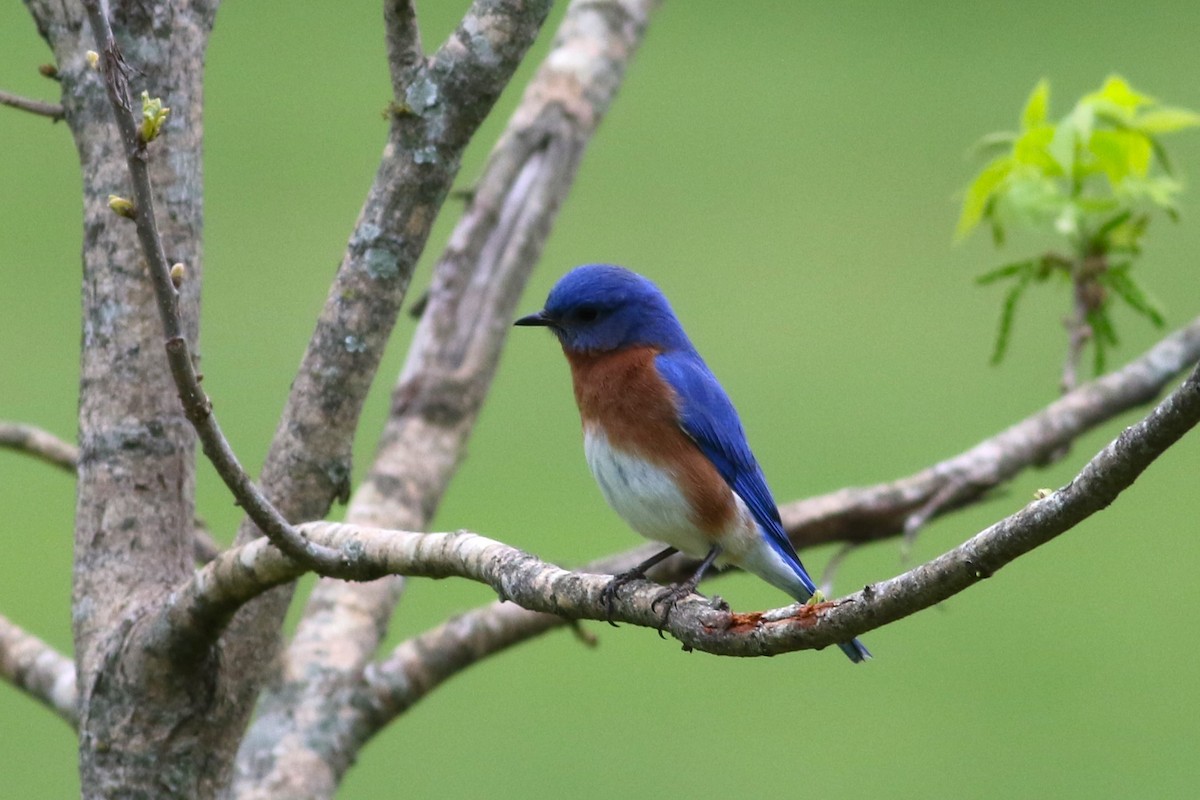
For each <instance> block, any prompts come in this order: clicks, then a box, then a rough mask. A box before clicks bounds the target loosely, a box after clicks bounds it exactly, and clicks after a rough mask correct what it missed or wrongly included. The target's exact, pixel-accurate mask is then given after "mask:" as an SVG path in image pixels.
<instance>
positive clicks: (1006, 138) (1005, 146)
mask: <svg viewBox="0 0 1200 800" xmlns="http://www.w3.org/2000/svg"><path fill="white" fill-rule="evenodd" d="M1016 140H1017V135H1016V134H1015V133H1012V132H1011V131H996V132H995V133H989V134H987V135H986V136H984V137H982V138H980V140H979V141H978V142H976V143H975V144H974V145H973V146H972V147H971V152H970V154H969V155H970V157H971V158H978V159H980V160H982V159H985V158H989V159H990V158H995V157H996V156H998V155H999V154H1001V153H1007V152H1009V151H1010V150H1011V149H1012V146H1013V142H1015V141H1016Z"/></svg>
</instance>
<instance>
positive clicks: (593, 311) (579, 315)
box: [575, 306, 600, 322]
mask: <svg viewBox="0 0 1200 800" xmlns="http://www.w3.org/2000/svg"><path fill="white" fill-rule="evenodd" d="M598 316H600V309H598V308H596V307H595V306H580V307H579V308H578V309H577V310H576V311H575V319H576V320H578V321H579V322H595V321H596V317H598Z"/></svg>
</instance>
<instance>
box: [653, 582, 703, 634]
mask: <svg viewBox="0 0 1200 800" xmlns="http://www.w3.org/2000/svg"><path fill="white" fill-rule="evenodd" d="M695 591H696V584H695V583H693V582H691V581H684V582H683V583H676V584H674V585H672V586H668V587H667V588H665V589H663V590H662V591H661V592H659V593H658V595H657V596H655V598H654V599H653V600H652V601H650V610H651V611H657V610H658V607H659V606H664V608H663V615H662V619H661V620H659V625H658V635H659V636H660V637H661V636H662V635H663V628H665V627H667V622H668V621H669V620H670V619H671V612H672V611H674V610H675V604H676V603H678V602H679V601H680V600H682V599H683V598H685V597H687V596H688V595H690V594H692V593H693V592H695ZM664 638H665V637H664Z"/></svg>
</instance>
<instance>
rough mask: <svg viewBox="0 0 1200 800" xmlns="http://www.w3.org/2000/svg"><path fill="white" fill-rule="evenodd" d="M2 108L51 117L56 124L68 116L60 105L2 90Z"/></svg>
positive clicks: (0, 91)
mask: <svg viewBox="0 0 1200 800" xmlns="http://www.w3.org/2000/svg"><path fill="white" fill-rule="evenodd" d="M0 106H9V107H10V108H19V109H21V110H22V111H28V112H29V113H30V114H37V115H38V116H41V117H49V118H50V119H52V120H53V121H54V122H58V121H59V120H61V119H62V118H63V117H65V116H66V112H65V111H64V110H63V107H62V105H61V104H60V103H47V102H45V101H44V100H34V99H32V98H29V97H22V96H21V95H19V94H13V93H12V92H6V91H4V90H3V89H0Z"/></svg>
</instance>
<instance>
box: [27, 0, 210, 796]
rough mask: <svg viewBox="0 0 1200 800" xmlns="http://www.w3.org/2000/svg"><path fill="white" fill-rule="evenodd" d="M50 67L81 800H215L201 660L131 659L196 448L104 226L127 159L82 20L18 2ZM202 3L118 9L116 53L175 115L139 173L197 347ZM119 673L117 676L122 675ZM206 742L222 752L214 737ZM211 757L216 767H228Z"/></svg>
mask: <svg viewBox="0 0 1200 800" xmlns="http://www.w3.org/2000/svg"><path fill="white" fill-rule="evenodd" d="M29 6H30V10H31V11H32V12H33V14H34V16H35V18H36V20H37V22H38V26H39V30H40V31H41V32H42V34H43V35H44V36H45V37H46V39H47V41H48V42H49V43H50V45H51V48H52V49H53V51H54V55H55V59H56V61H57V65H58V74H59V76H60V77H61V79H62V90H63V97H62V102H63V108H64V111H65V114H66V120H67V123H68V125H69V126H70V128H71V131H72V134H73V135H74V138H75V143H76V146H77V148H78V152H79V159H80V165H81V172H82V178H83V207H84V236H83V336H82V356H81V360H82V363H81V380H80V407H79V448H80V455H79V465H78V476H79V477H78V493H77V502H76V522H75V572H74V575H75V577H74V589H73V597H72V602H73V608H74V615H73V616H74V639H75V662H76V675H77V695H78V696H77V703H78V708H79V728H80V731H79V735H80V749H79V753H80V773H81V779H82V783H83V787H84V793H85V795H86V796H89V797H110V796H117V795H120V796H123V797H160V796H162V795H163V794H164V793H177V794H179V795H188V796H205V795H211V794H212V781H214V780H215V781H218V782H219V781H221V780H222V779H223V775H222V770H221V769H220V767H219V766H218V767H217V768H215V769H214V768H212V767H211V764H210V759H213V762H219V759H220V753H221V751H222V747H221V745H220V743H219V742H218V741H214V738H213V736H212V732H213V731H212V728H211V727H210V726H208V725H207V724H206V722H205V715H206V713H207V712H208V710H209V709H210V708H211V705H212V702H213V700H214V698H213V697H212V692H211V689H212V685H213V676H214V674H215V670H214V666H215V654H214V653H212V652H200V653H189V654H180V653H164V652H154V651H152V650H148V649H146V648H145V647H144V646H141V645H140V644H139V640H140V635H139V628H140V626H141V625H142V623H143V621H144V620H146V619H147V618H148V617H147V614H148V613H149V612H150V611H151V610H153V609H155V608H161V607H162V605H163V602H164V600H165V598H166V597H167V595H169V593H170V592H171V591H172V589H173V588H175V587H176V586H177V585H178V584H179V582H180V581H181V580H186V579H187V577H188V576H189V575H190V574H191V571H192V556H193V548H192V538H191V537H192V520H193V518H194V502H193V491H194V464H195V437H194V434H193V432H192V430H191V426H190V425H189V424H188V422H187V420H186V419H185V418H184V416H183V413H182V409H181V407H180V403H179V398H178V395H177V393H176V391H175V388H174V385H173V382H172V381H171V377H170V374H169V372H168V370H167V363H166V360H165V358H164V352H163V329H162V325H161V323H160V322H159V320H158V318H157V316H156V315H155V314H154V313H153V309H154V308H155V304H154V296H153V290H152V288H151V284H150V282H149V281H148V280H147V276H146V272H145V260H144V258H143V257H142V253H141V251H140V249H139V246H138V241H137V238H136V236H135V232H134V228H133V226H132V225H131V224H130V223H129V221H128V220H125V219H123V218H121V217H118V216H116V215H115V214H113V213H112V211H110V210H109V208H108V204H107V200H108V196H109V195H110V194H115V195H119V196H123V197H128V196H129V195H130V184H129V175H128V172H127V169H126V164H125V154H124V150H123V147H122V145H121V142H120V140H119V138H118V135H117V129H116V127H115V126H114V124H113V115H112V111H111V108H110V107H109V101H108V98H107V96H106V94H105V89H104V84H103V81H102V77H101V74H100V73H99V72H97V71H96V70H95V69H94V68H93V67H92V65H90V64H89V63H88V60H87V59H86V57H85V52H86V51H87V50H92V49H96V45H95V43H94V40H93V38H92V37H91V35H90V32H89V29H88V27H87V25H86V22H85V15H84V9H83V7H82V5H80V4H79V3H74V2H67V3H57V2H55V3H51V2H30V3H29ZM215 10H216V4H215V3H195V2H183V1H182V0H176V1H175V2H169V3H161V4H146V3H134V2H130V3H120V4H114V5H113V6H112V8H111V18H112V21H113V24H114V27H115V28H116V31H117V42H118V46H119V47H120V48H121V50H122V51H123V52H125V53H126V54H127V55H128V56H129V58H130V60H131V62H132V63H134V64H135V65H136V67H137V71H136V73H135V74H133V75H132V76H131V86H132V88H133V89H134V91H135V92H137V93H140V92H141V91H142V90H147V91H149V92H150V94H151V95H152V96H156V97H161V98H163V100H164V103H165V104H166V105H167V106H169V107H170V108H171V109H172V113H171V117H170V118H169V120H168V122H167V125H166V128H165V131H164V134H163V136H162V139H161V145H162V146H161V147H160V149H159V150H158V152H157V153H156V154H155V157H154V158H153V159H152V160H151V163H150V171H151V175H152V179H153V182H154V186H155V189H156V193H157V196H156V201H157V202H158V204H159V206H160V208H161V209H162V219H161V226H162V235H163V240H164V242H165V245H166V248H167V252H168V255H169V257H170V258H171V259H172V260H174V261H181V262H184V263H186V264H187V265H188V268H189V270H190V271H191V274H192V276H193V277H194V278H195V280H193V281H191V282H189V283H188V284H187V285H186V286H185V288H184V289H183V291H182V292H181V295H180V308H181V314H182V321H183V330H182V332H183V335H184V336H185V337H186V338H187V339H188V341H189V342H191V343H192V345H193V347H194V346H195V342H196V337H197V333H198V319H199V299H200V298H199V286H200V280H199V278H200V276H201V274H202V271H203V266H202V250H201V241H202V228H203V204H202V198H203V190H202V186H203V184H202V177H203V176H202V161H201V142H202V138H203V121H202V115H201V111H202V108H203V95H202V76H203V65H204V50H205V46H206V45H207V42H208V35H209V32H210V30H211V27H212V22H213V15H214V13H215ZM118 665H119V668H118ZM217 738H218V739H219V738H220V737H219V736H218V737H217ZM228 748H229V744H228V742H226V743H225V745H224V749H225V750H228Z"/></svg>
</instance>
